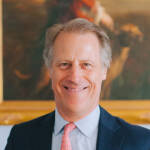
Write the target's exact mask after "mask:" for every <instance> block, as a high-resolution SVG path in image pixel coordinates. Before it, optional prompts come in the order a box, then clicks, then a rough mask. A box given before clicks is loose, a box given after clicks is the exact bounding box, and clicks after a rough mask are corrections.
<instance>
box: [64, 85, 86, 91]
mask: <svg viewBox="0 0 150 150" xmlns="http://www.w3.org/2000/svg"><path fill="white" fill-rule="evenodd" d="M87 88H88V87H87V86H84V87H81V86H77V87H70V86H64V89H65V90H67V91H70V92H80V91H83V90H85V89H87Z"/></svg>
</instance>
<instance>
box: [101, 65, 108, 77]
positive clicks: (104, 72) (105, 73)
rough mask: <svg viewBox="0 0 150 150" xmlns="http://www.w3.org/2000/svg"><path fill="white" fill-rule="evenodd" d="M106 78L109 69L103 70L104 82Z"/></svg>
mask: <svg viewBox="0 0 150 150" xmlns="http://www.w3.org/2000/svg"><path fill="white" fill-rule="evenodd" d="M106 77H107V68H106V67H104V68H103V75H102V80H106Z"/></svg>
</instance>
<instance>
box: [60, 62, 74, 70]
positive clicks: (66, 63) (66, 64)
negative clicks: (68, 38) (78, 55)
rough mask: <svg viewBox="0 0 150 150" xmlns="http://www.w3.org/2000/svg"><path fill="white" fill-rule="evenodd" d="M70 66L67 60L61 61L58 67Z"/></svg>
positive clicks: (65, 67)
mask: <svg viewBox="0 0 150 150" xmlns="http://www.w3.org/2000/svg"><path fill="white" fill-rule="evenodd" d="M70 66H71V64H70V63H68V62H62V63H60V64H59V68H60V69H67V68H69V67H70Z"/></svg>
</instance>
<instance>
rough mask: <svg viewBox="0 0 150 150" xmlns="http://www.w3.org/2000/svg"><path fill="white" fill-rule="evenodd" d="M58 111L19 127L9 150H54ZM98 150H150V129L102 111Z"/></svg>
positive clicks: (13, 132) (11, 137)
mask: <svg viewBox="0 0 150 150" xmlns="http://www.w3.org/2000/svg"><path fill="white" fill-rule="evenodd" d="M54 121H55V112H52V113H50V114H47V115H45V116H42V117H40V118H37V119H34V120H32V121H29V122H26V123H22V124H19V125H15V126H14V127H13V128H12V130H11V133H10V136H9V138H8V142H7V145H6V148H5V150H51V145H52V133H53V129H54ZM96 150H150V130H148V129H145V128H142V127H139V126H135V125H130V124H128V123H126V122H125V121H123V120H122V119H120V118H117V117H114V116H112V115H111V114H109V113H108V112H107V111H105V110H104V109H103V108H101V114H100V121H99V129H98V137H97V146H96Z"/></svg>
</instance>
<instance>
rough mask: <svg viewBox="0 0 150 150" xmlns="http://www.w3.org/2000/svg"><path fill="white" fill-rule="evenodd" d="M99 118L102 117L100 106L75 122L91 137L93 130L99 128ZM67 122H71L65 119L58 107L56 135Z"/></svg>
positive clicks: (56, 112) (81, 130)
mask: <svg viewBox="0 0 150 150" xmlns="http://www.w3.org/2000/svg"><path fill="white" fill-rule="evenodd" d="M99 118H100V107H99V106H97V107H96V108H95V109H94V110H93V111H92V112H91V113H90V114H89V115H88V116H86V117H84V118H83V119H81V120H78V121H77V122H74V124H75V125H76V127H77V128H78V129H79V130H80V132H81V133H82V134H84V135H85V136H88V137H91V136H92V134H93V132H94V131H95V130H97V129H98V124H99ZM67 123H69V122H68V121H66V120H64V119H63V118H62V117H61V115H60V114H59V113H58V111H57V109H56V110H55V125H54V134H55V135H57V134H59V133H60V132H61V131H62V130H63V127H64V126H65V125H66V124H67Z"/></svg>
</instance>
